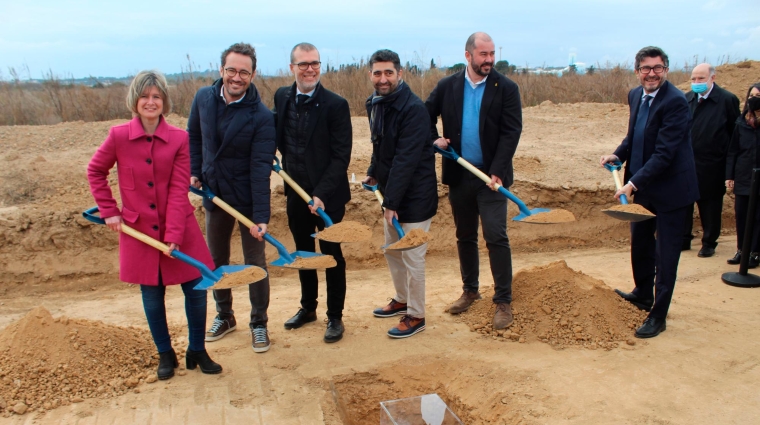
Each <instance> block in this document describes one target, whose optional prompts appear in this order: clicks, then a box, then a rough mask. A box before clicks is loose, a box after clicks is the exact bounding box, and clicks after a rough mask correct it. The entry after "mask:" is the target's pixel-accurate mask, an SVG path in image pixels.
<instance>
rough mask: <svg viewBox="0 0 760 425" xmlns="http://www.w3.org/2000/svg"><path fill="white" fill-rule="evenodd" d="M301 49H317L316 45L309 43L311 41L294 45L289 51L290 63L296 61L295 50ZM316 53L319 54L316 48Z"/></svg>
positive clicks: (308, 50) (305, 50)
mask: <svg viewBox="0 0 760 425" xmlns="http://www.w3.org/2000/svg"><path fill="white" fill-rule="evenodd" d="M299 49H300V50H303V51H304V52H311V51H314V50H317V46H315V45H313V44H311V43H298V44H296V45H295V46H293V49H292V50H291V51H290V63H296V50H299ZM317 54H319V50H317Z"/></svg>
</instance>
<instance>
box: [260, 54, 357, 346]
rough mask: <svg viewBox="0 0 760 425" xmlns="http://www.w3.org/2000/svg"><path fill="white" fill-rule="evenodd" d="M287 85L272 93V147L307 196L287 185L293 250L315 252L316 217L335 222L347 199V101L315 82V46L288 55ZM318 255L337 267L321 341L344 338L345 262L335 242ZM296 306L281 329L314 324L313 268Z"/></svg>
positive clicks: (303, 275) (330, 272)
mask: <svg viewBox="0 0 760 425" xmlns="http://www.w3.org/2000/svg"><path fill="white" fill-rule="evenodd" d="M290 72H292V73H293V75H294V76H295V82H294V83H293V85H291V86H286V87H280V88H279V89H278V90H277V92H276V93H275V95H274V112H275V121H276V123H277V124H276V125H277V148H278V149H279V150H280V153H281V154H282V166H283V168H284V169H285V171H286V172H287V173H288V175H290V177H292V178H293V180H295V181H296V183H298V185H299V186H301V187H302V188H303V189H304V190H305V191H306V192H307V193H309V194H311V197H312V199H313V200H314V205H313V206H309V205H308V204H307V203H306V202H304V201H303V199H301V197H300V196H299V195H298V194H297V193H296V192H295V191H294V190H292V189H290V188H289V187H288V186H287V185H285V194H286V196H287V200H286V202H287V209H286V210H287V214H288V226H289V227H290V232H291V233H292V234H293V239H294V240H295V243H296V249H297V250H299V251H311V252H314V248H315V246H314V238H312V237H311V235H312V234H313V233H314V232H315V231H317V230H322V229H324V227H325V224H324V222H323V221H322V219H321V218H319V216H318V215H317V208H322V209H323V210H324V211H325V213H327V215H329V216H330V218H331V219H332V221H333V222H334V223H339V222H340V221H341V220H342V219H343V216H344V215H345V213H346V203H347V202H348V201H349V200H350V199H351V191H350V190H349V188H348V173H347V172H348V163H349V161H350V160H351V142H352V140H351V138H352V134H351V113H350V111H349V109H348V102H346V100H345V99H343V98H342V97H340V96H338V95H337V94H335V93H333V92H331V91H329V90H327V89H326V88H324V87H323V86H322V84H320V82H319V74H320V62H319V51H318V50H317V48H316V47H314V45H312V44H309V43H300V44H297V45H296V46H295V47H293V50H291V52H290ZM319 248H320V251H321V252H322V253H323V254H327V255H332V256H333V258H335V261H336V262H337V266H335V267H332V268H329V269H327V270H326V271H325V277H326V281H327V329H326V331H325V336H324V341H325V342H327V343H331V342H337V341H339V340H340V339H341V338H343V330H344V328H343V320H342V319H343V304H344V301H345V299H346V261H345V259H344V258H343V253H342V252H341V249H340V244H338V243H332V242H326V241H321V240H320V241H319ZM298 277H299V278H300V280H301V308H299V309H298V312H297V313H296V314H295V315H294V316H293V317H291V318H290V319H289V320H288V321H286V322H285V329H297V328H300V327H301V326H303V325H305V324H306V323H309V322H314V321H315V320H317V312H316V310H317V294H318V287H319V281H318V280H317V272H316V270H299V271H298Z"/></svg>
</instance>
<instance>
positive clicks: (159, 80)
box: [127, 70, 172, 115]
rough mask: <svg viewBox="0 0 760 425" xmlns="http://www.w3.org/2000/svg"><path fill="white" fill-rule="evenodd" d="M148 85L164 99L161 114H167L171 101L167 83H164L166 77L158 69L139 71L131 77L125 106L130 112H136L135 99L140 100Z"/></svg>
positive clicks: (170, 108) (169, 110) (170, 107)
mask: <svg viewBox="0 0 760 425" xmlns="http://www.w3.org/2000/svg"><path fill="white" fill-rule="evenodd" d="M149 87H155V88H157V89H158V92H159V93H160V94H161V99H162V100H163V101H164V109H163V111H162V112H161V113H162V114H163V115H168V114H169V112H171V110H172V101H171V99H170V98H169V85H168V84H167V83H166V77H164V74H162V73H160V72H159V71H155V70H151V71H140V72H139V73H137V75H135V78H134V79H132V83H130V84H129V89H128V90H127V108H129V110H130V111H132V113H134V114H137V101H138V100H140V96H142V94H143V93H144V92H145V90H146V89H147V88H149Z"/></svg>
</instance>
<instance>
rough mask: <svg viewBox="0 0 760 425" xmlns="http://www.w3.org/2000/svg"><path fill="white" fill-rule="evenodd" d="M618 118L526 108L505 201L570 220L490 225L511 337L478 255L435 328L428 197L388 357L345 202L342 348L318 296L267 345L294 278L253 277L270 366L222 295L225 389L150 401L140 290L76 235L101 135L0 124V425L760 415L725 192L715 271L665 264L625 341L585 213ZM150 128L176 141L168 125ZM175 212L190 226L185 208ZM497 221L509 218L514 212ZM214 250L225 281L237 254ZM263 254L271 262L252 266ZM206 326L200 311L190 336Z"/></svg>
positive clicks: (218, 346) (153, 386) (181, 376)
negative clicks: (502, 232)
mask: <svg viewBox="0 0 760 425" xmlns="http://www.w3.org/2000/svg"><path fill="white" fill-rule="evenodd" d="M736 66H737V65H732V67H736ZM739 69H740V70H743V71H744V73H743V74H742V73H740V74H739V76H734V74H729V73H728V71H731V72H733V68H731V69H727V72H726V74H727V75H730V76H731V78H732V80H731V84H732V85H736V86H737V87H743V88H741V90H746V87H747V86H748V84H749V83H748V82H746V83H745V82H744V81H743V80H742V81H739V79H740V78H744V79H749V80H750V81H751V79H752V78H756V75H758V74H757V71H758V70H759V69H760V65H758V63H756V62H753V63H750V65H749V67H748V68H739ZM748 73H749V75H748ZM751 74H754V75H751ZM719 75H720V74H719ZM742 75H743V77H742ZM719 84H720V79H719ZM737 91H740V90H737ZM737 94H738V95H739V96H740V97H743V96H744V93H737ZM627 117H628V109H627V107H626V106H625V105H612V104H561V105H554V104H551V103H550V102H545V103H544V104H542V105H541V106H538V107H533V108H526V109H525V110H524V132H523V136H522V138H521V142H520V146H519V148H518V150H517V155H516V158H515V172H516V176H515V177H516V182H515V185H514V186H513V187H512V188H511V190H512V191H513V192H514V193H515V194H516V195H517V196H518V197H520V198H521V199H522V200H523V201H524V202H525V203H527V204H528V206H529V207H530V208H536V207H541V208H553V209H565V210H568V211H570V212H572V213H573V214H574V215H575V217H576V221H575V222H572V223H564V224H561V225H544V224H527V223H518V222H514V221H510V222H509V236H510V239H511V243H512V247H513V265H514V271H515V281H514V282H515V290H514V291H515V301H514V304H513V305H514V308H515V310H516V317H515V325H514V326H513V328H511V329H510V330H509V331H507V332H501V333H499V332H494V331H492V330H491V328H490V319H491V317H492V314H493V305H492V303H491V302H490V299H489V296H490V294H492V293H493V289H492V286H493V281H492V279H491V276H490V273H489V272H488V258H487V255H486V251H485V246H484V244H483V245H482V246H481V247H482V248H483V249H482V251H481V271H482V273H481V291H482V292H483V294H484V299H483V300H481V301H478V302H476V304H474V306H473V307H472V308H471V311H469V312H467V313H464V314H462V315H460V316H458V317H456V316H451V315H449V314H448V313H446V312H445V311H444V310H445V308H446V306H447V305H448V304H449V303H450V302H451V301H453V300H454V299H456V298H457V297H458V296H459V294H460V293H461V279H460V277H459V269H458V264H457V260H456V245H455V239H454V234H453V220H452V217H451V211H450V208H449V206H448V201H447V200H446V194H447V189H446V186H442V185H439V195H440V197H441V202H440V209H439V212H438V215H436V217H435V218H434V220H433V224H432V226H431V231H430V234H431V236H432V238H433V239H432V241H431V242H430V248H429V250H428V253H429V254H428V264H427V294H426V308H427V318H426V322H427V329H426V330H425V331H424V332H422V333H420V334H418V335H415V336H414V337H412V338H408V339H404V340H391V339H390V338H388V337H387V336H386V334H385V332H386V331H387V330H388V329H389V328H390V327H392V326H393V325H394V323H395V320H396V319H378V318H375V317H373V316H372V314H371V310H372V309H373V308H375V307H378V306H381V305H383V304H385V303H387V298H389V297H392V296H393V295H394V293H393V291H392V284H391V283H390V277H389V275H388V272H387V267H386V265H385V261H384V259H383V256H382V251H381V250H380V246H381V245H382V223H381V221H380V220H381V214H380V209H379V205H378V203H377V201H376V199H375V198H374V196H373V195H372V194H371V193H369V192H366V191H364V190H363V189H362V188H361V185H359V184H356V185H353V186H352V194H353V199H352V201H351V202H350V204H349V205H348V209H347V213H346V220H352V221H357V222H360V223H362V224H365V225H367V226H369V227H370V228H371V229H372V238H371V239H370V241H369V242H364V243H352V244H347V245H346V246H345V247H344V253H345V254H346V257H347V261H348V272H347V275H348V292H347V298H346V309H345V311H344V323H345V326H346V333H345V336H344V338H343V340H342V341H340V342H338V343H336V344H329V345H328V344H325V343H324V342H322V335H323V333H324V323H322V319H324V317H325V316H324V310H325V297H324V294H321V295H320V298H319V303H320V304H319V308H318V315H319V318H320V320H319V321H317V322H316V323H311V324H308V325H306V326H304V327H303V328H301V329H297V330H292V331H286V330H285V329H284V328H283V326H282V324H283V322H284V321H285V320H287V319H288V318H289V317H290V316H291V315H292V314H293V313H295V312H296V310H297V309H298V307H299V304H298V300H299V298H300V286H299V283H298V275H297V273H296V271H294V270H286V269H277V268H274V267H270V269H269V271H270V274H271V276H272V279H271V291H272V295H271V303H270V308H269V319H270V321H269V330H270V335H271V339H272V348H271V350H270V351H269V352H267V353H264V354H256V353H254V352H253V350H251V348H250V343H251V338H250V334H249V332H247V331H246V327H245V325H244V323H245V318H246V316H247V313H248V306H247V302H245V292H244V289H240V288H236V289H234V292H235V295H236V296H237V301H236V302H235V307H236V311H237V319H238V321H239V322H240V324H241V326H240V327H239V329H238V330H237V331H235V332H233V333H231V334H230V335H228V336H227V337H225V338H224V339H222V340H220V341H218V342H214V343H209V344H207V349H208V350H209V352H210V354H211V356H212V358H213V359H215V360H216V361H218V362H219V363H220V364H222V366H223V367H224V372H223V373H222V374H221V375H213V376H212V375H203V374H201V373H200V372H198V371H197V370H195V371H187V370H184V368H181V369H180V370H179V371H178V375H177V376H175V377H174V378H172V379H170V380H168V381H160V382H150V381H152V379H151V376H154V375H155V358H153V357H151V356H152V352H153V350H154V348H153V347H152V346H151V345H150V344H151V343H150V339H149V337H147V338H146V336H147V335H148V334H147V332H148V331H147V325H146V322H145V318H144V313H143V311H142V305H141V300H140V293H139V288H137V287H134V286H130V285H126V284H123V283H120V282H119V281H118V277H117V271H118V258H117V255H118V247H117V239H116V236H115V235H114V234H111V233H110V232H107V230H106V229H105V228H104V226H98V225H94V224H91V223H89V222H87V221H86V220H84V219H82V218H81V212H82V211H83V210H84V209H86V208H89V207H91V206H93V205H94V203H93V201H92V198H91V196H90V194H89V191H88V189H87V183H86V180H85V177H84V174H85V168H86V164H87V162H88V160H89V158H90V157H91V155H92V153H93V152H94V150H95V148H96V147H97V146H98V145H99V144H100V143H101V142H102V140H103V138H104V137H105V135H106V134H107V130H108V128H109V127H110V126H112V125H114V124H117V122H104V123H87V124H85V123H81V122H79V123H77V122H74V123H63V124H59V125H55V126H47V127H44V126H39V127H31V126H29V127H24V126H20V127H0V148H2V149H0V152H2V154H1V155H0V269H1V270H2V271H3V273H1V274H0V423H8V424H22V423H28V424H32V423H34V424H60V423H66V424H69V423H70V424H74V423H76V424H101V423H103V424H112V423H113V424H122V423H124V424H128V423H149V424H166V423H204V424H205V423H229V424H238V423H246V424H322V423H325V424H330V425H339V424H377V423H379V421H380V416H379V415H380V409H379V402H380V401H384V400H393V399H398V398H404V397H412V396H417V395H422V394H429V393H437V394H438V395H439V396H441V398H443V399H444V401H446V403H447V404H448V405H449V407H450V408H451V409H452V410H453V411H454V412H455V413H456V414H457V415H459V417H460V418H461V419H462V420H463V422H464V423H466V424H570V423H573V424H575V423H584V424H586V423H590V424H621V423H625V424H657V425H662V424H692V423H700V424H703V423H704V424H711V423H736V424H745V423H754V422H756V421H757V419H756V418H757V417H758V416H760V407H758V406H760V396H758V394H760V391H758V389H760V388H758V384H757V382H760V379H759V378H760V368H758V365H760V356H758V354H757V353H758V351H759V349H760V343H758V342H757V341H758V340H760V330H757V329H756V328H755V327H753V326H755V324H756V323H757V322H758V320H760V310H758V308H757V305H758V301H760V292H757V291H753V290H749V289H738V288H734V287H730V286H727V285H725V284H723V283H722V282H721V280H720V275H721V274H722V273H724V272H727V271H735V270H736V268H735V267H732V266H728V265H727V264H726V262H725V260H726V258H728V257H730V256H731V255H732V254H733V253H734V251H735V235H734V234H733V232H734V224H733V221H734V217H733V200H732V198H731V196H730V195H727V197H726V202H725V206H724V214H723V218H724V226H723V227H724V235H723V236H722V237H721V238H720V240H719V242H720V244H719V246H718V248H717V254H716V256H715V257H712V258H698V257H697V255H696V253H697V249H698V248H699V242H698V241H699V237H701V234H700V233H699V232H696V235H697V238H696V239H695V242H694V248H695V249H693V250H691V251H686V252H684V253H683V255H682V257H681V265H680V267H679V275H678V284H677V285H676V292H675V297H674V300H673V304H672V307H671V310H670V315H669V317H668V329H667V331H666V332H665V333H663V334H662V335H660V336H659V337H657V338H654V339H652V340H638V339H634V338H632V334H633V330H632V328H633V327H635V325H636V324H637V323H640V321H641V320H642V317H643V315H642V314H641V313H640V312H638V311H636V310H635V309H632V308H631V307H630V306H628V305H627V304H625V303H622V302H620V301H619V300H618V299H617V297H616V296H615V295H614V294H613V292H612V288H621V289H624V290H630V289H631V288H632V286H633V284H632V279H631V271H630V261H629V253H628V252H629V251H628V243H629V236H628V226H627V224H626V223H623V222H618V221H616V220H614V219H612V218H610V217H608V216H606V215H604V214H602V213H601V210H602V209H604V208H608V207H611V206H613V205H615V201H614V199H613V198H612V194H613V192H614V183H613V180H612V176H611V175H610V173H609V172H607V171H606V170H604V169H603V168H601V167H599V166H598V165H597V161H598V158H599V156H600V155H602V154H605V153H609V152H611V151H612V150H613V149H614V147H615V146H617V144H618V143H619V142H620V140H621V139H622V137H623V134H624V133H625V130H626V125H627ZM169 121H170V122H172V123H173V124H175V125H179V126H184V124H185V119H184V118H181V117H178V116H171V117H170V118H169ZM353 124H354V149H353V153H352V162H351V166H350V169H349V178H350V175H351V174H354V175H355V176H356V181H360V180H361V179H362V178H363V177H364V175H365V174H364V172H365V171H366V168H367V165H368V161H369V152H370V142H369V132H368V128H367V124H366V118H354V119H353ZM439 166H440V160H439ZM272 187H273V198H272V210H273V211H272V212H273V217H272V222H271V223H270V230H271V232H272V234H273V235H274V236H275V237H276V238H277V239H279V240H280V241H282V242H283V243H284V244H285V245H286V246H287V247H288V248H289V249H290V250H292V249H293V242H292V238H291V237H290V235H289V230H288V228H287V221H286V217H285V202H284V198H283V195H282V181H281V180H280V179H279V178H277V177H276V176H274V175H273V178H272ZM190 196H191V199H192V200H193V202H194V204H195V205H198V206H199V208H198V210H197V217H198V219H199V221H200V222H201V223H202V222H203V220H202V219H203V211H202V209H201V208H200V201H199V200H198V199H197V197H195V196H194V195H190ZM509 211H510V212H509V215H510V217H511V216H514V215H516V214H517V208H515V207H514V204H510V206H509ZM695 223H698V218H696V217H695ZM699 228H700V227H699V225H697V226H695V229H699ZM233 248H234V249H233V260H234V261H235V262H239V261H240V259H241V254H240V248H239V243H238V242H237V241H234V242H233ZM277 256H278V254H277V252H276V250H275V249H274V248H271V247H268V251H267V257H268V259H269V260H270V261H271V260H275V259H276V258H277ZM323 277H324V274H323V273H320V280H321V281H322V282H323V281H324V280H323ZM175 289H176V290H175ZM37 307H44V309H39V308H37ZM48 312H49V313H48ZM167 312H168V315H169V322H170V325H171V328H172V334H173V337H174V341H175V348H177V349H178V350H179V351H180V352H182V351H183V350H184V349H185V348H186V346H187V339H186V331H185V328H184V326H185V318H184V310H183V297H182V294H181V291H180V290H179V288H171V289H170V290H169V291H168V293H167ZM213 315H214V303H213V298H212V297H211V296H210V294H209V316H208V319H209V321H210V320H211V319H212V318H213ZM753 329H755V330H753ZM88 362H89V363H88ZM88 364H91V365H93V366H87V365H88ZM20 404H23V405H24V406H25V407H21V406H20ZM21 411H23V414H19V413H18V412H21Z"/></svg>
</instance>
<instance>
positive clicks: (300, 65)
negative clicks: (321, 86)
mask: <svg viewBox="0 0 760 425" xmlns="http://www.w3.org/2000/svg"><path fill="white" fill-rule="evenodd" d="M321 63H322V62H320V61H314V62H298V63H294V64H293V65H296V66H298V69H300V70H301V71H306V70H307V69H309V67H311V69H313V70H315V71H316V70H318V69H319V64H321Z"/></svg>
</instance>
